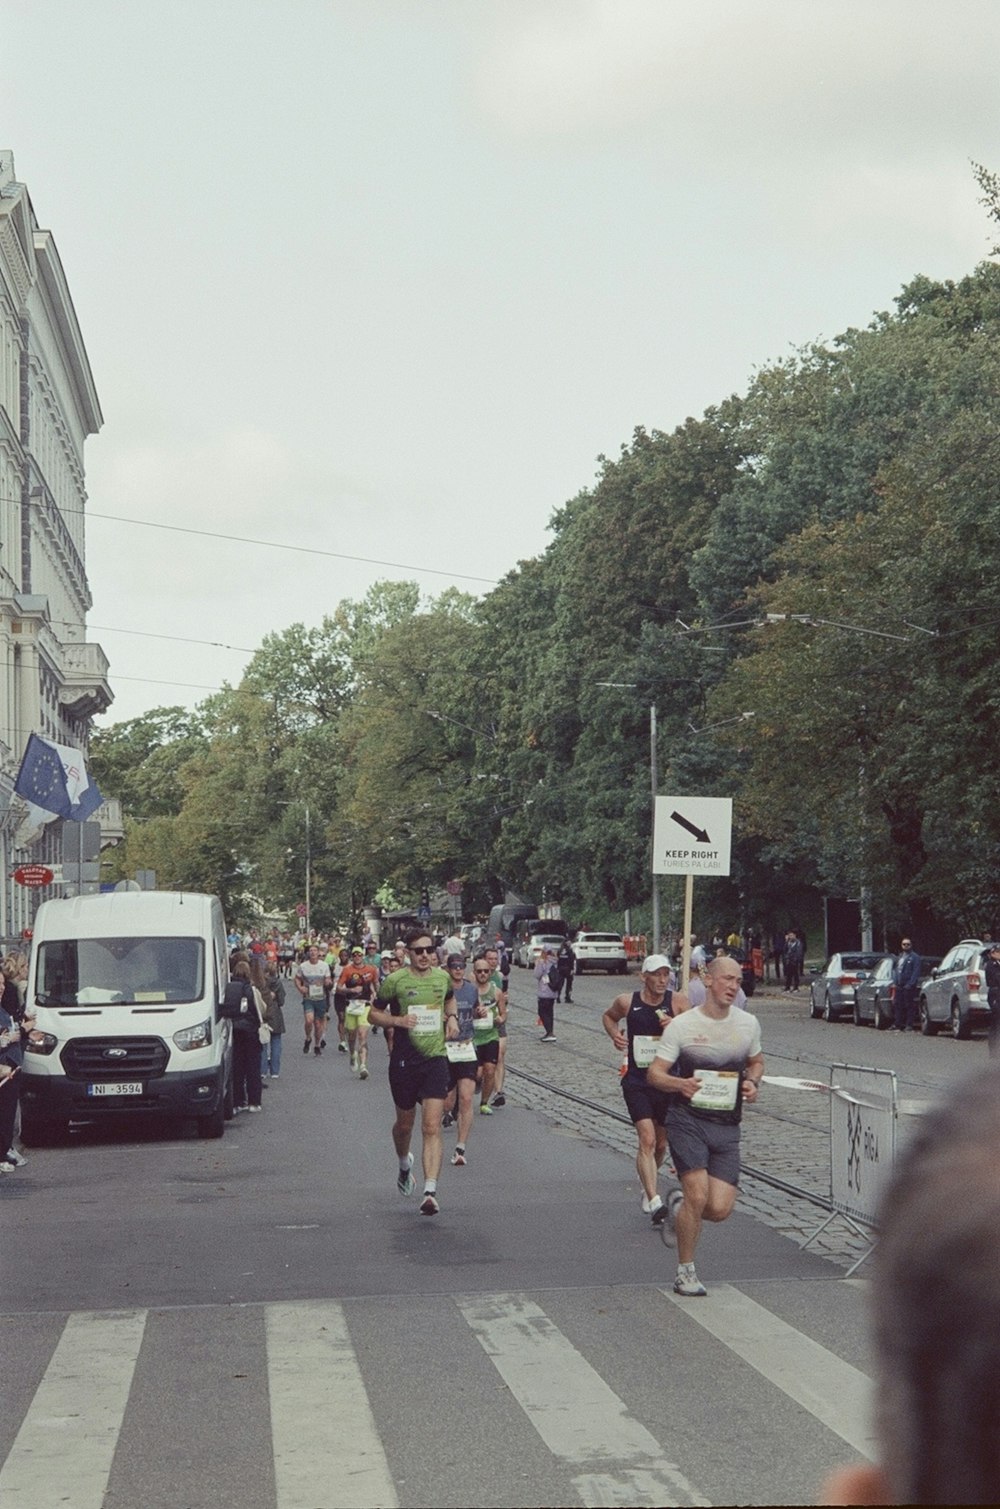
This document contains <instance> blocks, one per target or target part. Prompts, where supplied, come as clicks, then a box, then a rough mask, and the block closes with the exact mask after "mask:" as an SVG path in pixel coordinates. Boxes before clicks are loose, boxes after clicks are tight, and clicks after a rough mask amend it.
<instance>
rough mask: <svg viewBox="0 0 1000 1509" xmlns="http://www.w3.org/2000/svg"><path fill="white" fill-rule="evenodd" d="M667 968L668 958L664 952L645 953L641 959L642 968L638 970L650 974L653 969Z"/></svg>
mask: <svg viewBox="0 0 1000 1509" xmlns="http://www.w3.org/2000/svg"><path fill="white" fill-rule="evenodd" d="M669 968H670V960H669V959H668V958H667V956H666V954H647V955H646V957H645V959H643V961H642V970H641V971H640V972H641V973H642V974H644V975H651V974H652V973H653V971H654V969H669Z"/></svg>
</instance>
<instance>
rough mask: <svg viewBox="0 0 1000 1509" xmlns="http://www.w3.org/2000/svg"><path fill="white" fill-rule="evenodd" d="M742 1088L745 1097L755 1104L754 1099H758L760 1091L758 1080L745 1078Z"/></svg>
mask: <svg viewBox="0 0 1000 1509" xmlns="http://www.w3.org/2000/svg"><path fill="white" fill-rule="evenodd" d="M741 1089H742V1091H743V1099H744V1100H746V1101H749V1102H750V1104H751V1105H753V1103H754V1101H755V1100H756V1099H757V1096H758V1095H759V1093H760V1091H759V1090H758V1088H757V1084H756V1082H755V1081H754V1080H752V1079H745V1080H744V1081H743V1084H742V1086H741Z"/></svg>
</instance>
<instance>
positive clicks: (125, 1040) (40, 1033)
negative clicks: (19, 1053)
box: [21, 891, 233, 1147]
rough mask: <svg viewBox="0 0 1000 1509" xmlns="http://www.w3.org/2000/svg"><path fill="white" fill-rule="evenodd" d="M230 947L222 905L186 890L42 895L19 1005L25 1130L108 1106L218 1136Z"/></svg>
mask: <svg viewBox="0 0 1000 1509" xmlns="http://www.w3.org/2000/svg"><path fill="white" fill-rule="evenodd" d="M228 979H229V954H228V948H227V944H226V926H225V922H224V920H223V916H222V905H221V903H220V902H219V900H218V898H217V897H215V896H202V895H197V894H195V893H193V892H181V891H134V892H133V891H116V892H113V893H112V894H110V895H99V896H79V897H75V898H73V899H65V900H57V901H45V902H43V903H42V905H41V906H40V907H39V908H38V913H37V916H36V918H35V925H34V941H33V945H32V953H31V964H30V968H29V973H28V991H27V998H26V1002H25V1009H26V1010H27V1011H29V1012H32V1011H33V1012H34V1013H35V1018H36V1020H35V1032H34V1033H33V1034H32V1040H31V1041H29V1042H28V1044H27V1047H26V1051H25V1054H24V1067H23V1070H22V1078H21V1135H22V1137H23V1139H24V1141H25V1142H26V1143H28V1144H29V1145H34V1146H36V1147H37V1146H40V1145H42V1144H44V1143H46V1142H50V1141H54V1140H55V1139H57V1138H58V1137H59V1136H61V1135H65V1133H66V1131H67V1130H68V1127H69V1123H70V1122H71V1121H93V1120H96V1119H98V1118H101V1117H106V1116H108V1115H110V1114H113V1113H119V1114H120V1113H121V1112H123V1111H124V1112H128V1113H129V1114H130V1115H132V1114H136V1113H141V1114H156V1115H164V1116H171V1117H193V1118H194V1120H195V1122H196V1124H197V1127H198V1132H199V1135H200V1136H202V1137H221V1136H222V1134H223V1131H224V1129H225V1122H226V1121H227V1120H228V1119H229V1118H230V1117H231V1116H232V1115H233V1081H232V1027H231V1025H230V1023H229V1022H228V1021H227V1020H226V1018H225V1017H223V1016H222V1015H221V1014H220V1007H221V1002H222V997H223V993H224V990H225V986H226V981H227V980H228Z"/></svg>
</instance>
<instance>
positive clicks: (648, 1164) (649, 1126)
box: [635, 1116, 666, 1200]
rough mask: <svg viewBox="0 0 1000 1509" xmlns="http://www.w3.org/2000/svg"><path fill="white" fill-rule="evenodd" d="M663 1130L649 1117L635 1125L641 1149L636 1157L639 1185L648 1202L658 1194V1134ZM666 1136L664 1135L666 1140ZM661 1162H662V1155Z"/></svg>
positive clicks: (639, 1148)
mask: <svg viewBox="0 0 1000 1509" xmlns="http://www.w3.org/2000/svg"><path fill="white" fill-rule="evenodd" d="M660 1130H662V1128H659V1127H657V1126H656V1125H655V1124H654V1123H653V1122H652V1121H651V1120H650V1119H649V1117H648V1116H644V1117H643V1118H642V1120H641V1121H637V1122H636V1124H635V1131H636V1136H637V1137H638V1139H639V1147H638V1150H637V1151H636V1155H635V1171H636V1173H637V1174H638V1175H639V1183H640V1184H641V1185H642V1188H643V1193H644V1194H645V1196H646V1199H647V1200H651V1199H652V1198H653V1196H654V1195H655V1194H656V1171H657V1169H658V1168H659V1163H657V1161H656V1143H657V1136H656V1134H657V1132H658V1131H660ZM665 1136H666V1134H664V1138H665ZM660 1161H661V1162H662V1154H661V1158H660Z"/></svg>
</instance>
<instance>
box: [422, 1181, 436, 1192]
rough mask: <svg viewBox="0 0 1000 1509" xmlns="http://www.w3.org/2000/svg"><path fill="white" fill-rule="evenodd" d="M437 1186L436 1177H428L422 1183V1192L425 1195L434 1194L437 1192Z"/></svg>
mask: <svg viewBox="0 0 1000 1509" xmlns="http://www.w3.org/2000/svg"><path fill="white" fill-rule="evenodd" d="M437 1187H438V1182H437V1180H436V1179H428V1180H427V1181H426V1183H425V1184H424V1194H425V1195H436V1194H437Z"/></svg>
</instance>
